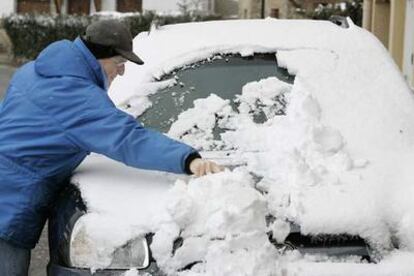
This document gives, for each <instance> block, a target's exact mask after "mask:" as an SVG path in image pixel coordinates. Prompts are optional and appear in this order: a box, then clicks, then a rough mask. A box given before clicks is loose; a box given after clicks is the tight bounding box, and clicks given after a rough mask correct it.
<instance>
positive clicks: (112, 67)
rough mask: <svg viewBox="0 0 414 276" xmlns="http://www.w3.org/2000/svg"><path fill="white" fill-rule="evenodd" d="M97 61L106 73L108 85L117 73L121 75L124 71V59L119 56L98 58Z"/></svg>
mask: <svg viewBox="0 0 414 276" xmlns="http://www.w3.org/2000/svg"><path fill="white" fill-rule="evenodd" d="M98 61H99V63H100V64H101V66H102V68H103V69H104V71H105V73H106V77H107V78H108V82H109V85H111V83H112V81H113V80H114V79H115V78H116V77H117V76H118V75H120V76H122V75H123V74H124V72H125V62H126V59H124V58H123V57H121V56H115V57H111V58H105V59H99V60H98Z"/></svg>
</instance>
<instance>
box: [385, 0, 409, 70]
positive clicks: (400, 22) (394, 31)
mask: <svg viewBox="0 0 414 276" xmlns="http://www.w3.org/2000/svg"><path fill="white" fill-rule="evenodd" d="M405 2H406V1H395V0H394V1H391V12H390V29H389V30H390V34H389V40H388V50H389V51H390V54H391V56H392V57H393V58H394V60H395V62H396V63H397V65H398V67H399V68H400V69H402V62H403V50H404V48H403V47H404V29H405V28H404V25H405V6H406V3H405Z"/></svg>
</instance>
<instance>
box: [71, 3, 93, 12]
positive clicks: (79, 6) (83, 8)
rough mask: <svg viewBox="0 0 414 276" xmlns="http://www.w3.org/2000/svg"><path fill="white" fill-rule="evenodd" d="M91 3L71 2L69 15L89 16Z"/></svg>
mask: <svg viewBox="0 0 414 276" xmlns="http://www.w3.org/2000/svg"><path fill="white" fill-rule="evenodd" d="M90 5H91V3H90V1H85V0H69V1H68V13H69V14H89V12H90Z"/></svg>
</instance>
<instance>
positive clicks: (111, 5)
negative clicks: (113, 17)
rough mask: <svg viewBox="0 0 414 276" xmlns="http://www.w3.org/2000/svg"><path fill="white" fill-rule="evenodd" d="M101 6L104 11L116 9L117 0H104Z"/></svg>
mask: <svg viewBox="0 0 414 276" xmlns="http://www.w3.org/2000/svg"><path fill="white" fill-rule="evenodd" d="M101 8H102V11H115V10H116V0H102V2H101Z"/></svg>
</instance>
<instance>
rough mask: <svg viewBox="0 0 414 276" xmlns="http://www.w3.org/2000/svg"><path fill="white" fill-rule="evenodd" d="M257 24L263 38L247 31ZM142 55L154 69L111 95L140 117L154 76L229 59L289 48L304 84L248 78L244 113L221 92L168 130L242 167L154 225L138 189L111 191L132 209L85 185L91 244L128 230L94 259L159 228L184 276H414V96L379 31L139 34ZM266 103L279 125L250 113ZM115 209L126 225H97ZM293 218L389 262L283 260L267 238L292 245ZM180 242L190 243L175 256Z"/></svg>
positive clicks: (292, 67) (269, 27) (139, 71)
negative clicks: (363, 244) (218, 57)
mask: <svg viewBox="0 0 414 276" xmlns="http://www.w3.org/2000/svg"><path fill="white" fill-rule="evenodd" d="M250 29H251V30H260V31H255V32H251V35H249V36H246V35H245V34H246V33H247V32H248V31H247V30H250ZM167 41H168V43H167ZM166 44H168V45H166ZM183 45H185V47H183ZM134 49H135V51H136V52H137V53H138V55H140V56H141V57H142V58H143V60H144V61H145V62H146V63H145V65H143V66H142V67H132V66H133V65H131V64H128V67H127V72H128V70H130V71H129V73H128V74H126V75H125V76H124V77H123V78H120V79H119V80H117V81H116V82H115V83H114V87H113V88H112V89H111V91H110V94H111V97H112V98H113V100H114V102H115V103H117V104H119V106H120V107H121V108H123V109H124V110H126V111H128V112H131V113H132V114H135V115H137V114H139V113H140V112H137V108H139V104H138V105H136V104H134V102H137V103H141V102H140V101H139V99H145V97H146V95H147V94H148V92H146V91H148V90H145V89H144V90H142V92H144V93H146V94H145V95H142V94H139V93H140V91H141V89H143V87H144V86H145V85H146V86H147V87H150V86H151V85H152V84H151V83H153V82H152V81H153V80H154V78H155V79H157V78H160V77H161V76H162V75H163V74H166V73H168V72H171V71H172V70H174V69H175V68H178V67H180V66H183V65H185V64H190V63H192V62H194V61H199V60H201V59H204V58H206V57H209V56H212V55H214V54H217V53H229V52H232V53H241V54H243V55H249V54H252V53H253V52H272V51H276V50H277V60H278V63H279V65H280V66H283V67H286V68H287V69H288V71H289V72H290V73H291V74H294V75H295V76H296V78H295V81H294V83H293V85H289V84H286V83H284V82H282V81H280V80H278V79H277V78H274V77H271V78H267V79H263V80H257V81H256V82H252V83H247V84H246V85H245V86H244V87H243V90H242V91H240V95H239V96H238V97H237V101H238V102H239V103H240V105H239V110H238V111H239V112H236V111H235V110H233V108H232V107H231V106H230V104H229V101H228V100H225V99H222V98H220V96H219V95H218V94H212V95H210V96H209V97H207V98H205V99H198V100H197V101H195V102H194V107H193V108H192V109H189V110H186V111H184V112H183V113H182V114H181V115H180V116H179V117H178V120H177V121H176V122H175V123H174V124H173V125H172V127H171V129H170V131H169V133H168V135H170V136H172V137H175V138H177V139H182V140H183V141H185V142H187V143H189V144H191V145H193V146H194V147H197V148H198V149H200V150H212V149H213V150H216V149H220V150H228V151H231V154H230V156H229V158H230V159H233V160H235V162H236V163H237V162H238V164H240V161H242V162H241V164H242V165H240V166H238V167H237V168H235V169H234V170H226V171H225V172H223V173H220V174H216V175H209V176H206V177H201V178H184V179H180V180H176V181H175V183H174V184H171V187H170V188H169V189H168V190H166V192H165V193H161V194H162V196H163V200H162V203H160V204H161V207H160V208H159V210H157V211H158V215H157V214H156V215H154V214H155V213H154V212H151V213H152V215H153V216H152V217H151V218H152V219H151V223H150V225H147V226H145V227H144V226H143V223H142V218H136V219H134V216H133V212H136V210H139V209H141V208H143V206H142V205H140V204H139V203H137V202H136V201H137V195H136V194H134V192H131V191H132V190H131V189H132V188H131V187H132V186H131V184H130V185H126V187H120V186H119V185H113V186H116V187H111V185H109V184H108V185H106V186H105V188H107V189H109V190H110V192H109V193H108V194H111V193H112V194H116V193H117V192H119V190H124V192H125V193H123V196H124V197H123V199H122V200H123V201H124V202H127V203H128V204H126V205H128V207H127V208H126V207H125V208H120V207H119V206H114V204H113V201H112V198H111V197H110V196H109V195H108V196H107V198H105V195H102V192H101V191H99V190H98V189H99V188H98V187H101V186H99V185H92V184H91V183H92V182H94V178H93V177H89V178H88V176H87V175H85V174H84V175H82V174H80V175H79V176H78V177H75V180H76V181H77V182H78V183H79V185H80V188H81V191H82V194H83V196H84V197H85V198H86V200H87V204H88V207H92V208H91V209H92V212H91V213H90V214H88V215H86V216H84V217H82V218H81V220H80V222H79V225H82V227H84V228H85V229H87V230H88V231H89V234H88V235H89V239H91V240H93V242H91V243H92V244H93V245H95V246H97V245H98V244H105V243H103V241H105V240H110V239H111V236H112V235H111V233H112V232H111V231H113V230H111V229H115V228H116V233H117V239H116V241H112V242H110V243H107V244H108V246H107V247H105V248H104V249H102V247H101V249H100V250H101V251H100V253H101V255H96V256H95V258H89V259H88V260H86V262H88V263H89V264H93V265H94V266H95V267H106V266H107V265H109V261H110V258H109V257H108V256H107V258H106V259H105V258H102V254H103V255H105V254H107V255H108V254H110V252H112V251H111V250H112V247H116V246H120V245H122V241H123V242H124V243H125V242H126V241H128V239H130V238H132V237H133V235H137V234H138V233H140V231H141V233H142V232H144V231H149V230H151V231H152V232H154V233H155V235H154V237H153V243H152V245H151V250H152V253H153V256H154V257H155V258H156V260H157V262H158V265H159V266H160V267H161V268H162V269H163V270H164V271H165V272H167V273H168V274H171V275H177V274H180V275H279V274H280V275H332V274H335V275H351V274H352V275H394V274H395V271H398V273H402V275H403V274H404V273H405V274H406V275H412V274H413V273H414V269H413V268H412V267H411V263H412V260H413V259H414V236H413V234H412V233H413V232H414V203H413V200H412V199H413V197H414V185H412V182H413V179H414V170H412V168H411V164H414V148H413V146H414V145H413V142H414V138H413V137H414V124H413V123H412V118H414V101H413V97H412V95H411V92H410V90H409V89H408V87H407V85H406V84H405V83H404V81H403V79H402V77H401V75H400V74H399V73H398V69H397V67H396V66H395V65H394V63H393V62H392V60H391V58H390V57H389V56H388V54H387V53H386V50H385V49H384V48H383V47H382V46H381V45H380V42H379V41H378V40H376V39H375V38H374V37H373V36H372V35H371V34H369V33H367V32H365V31H364V30H362V29H360V28H358V27H356V26H353V25H351V27H350V28H349V29H341V28H339V27H337V26H334V25H333V24H331V23H328V22H309V21H283V20H263V21H244V22H243V21H232V22H226V23H224V22H220V23H216V22H211V23H196V24H182V25H175V26H166V27H162V28H161V29H160V30H155V33H151V34H150V35H148V34H140V35H139V36H138V37H137V38H136V40H135V48H134ZM154 85H155V84H154ZM149 90H151V89H149ZM151 91H152V92H153V91H154V90H151ZM152 92H151V93H152ZM280 95H283V96H284V98H285V100H286V102H287V107H286V114H285V116H276V113H275V110H276V109H277V104H278V102H277V101H276V100H275V99H276V97H277V96H280ZM258 100H260V102H261V105H260V106H261V108H262V110H263V112H264V114H265V115H266V118H267V120H266V122H264V123H257V122H255V120H254V114H252V112H250V111H252V110H255V109H256V108H257V106H256V103H257V101H258ZM217 117H218V118H219V119H218V120H217ZM195 125H197V128H194V126H195ZM216 125H219V126H222V127H223V128H225V129H226V131H225V132H224V133H222V134H221V139H220V140H215V139H214V137H213V135H212V129H213V128H214V127H215V126H216ZM257 179H259V182H258V183H257ZM101 181H102V179H101ZM148 185H151V184H150V183H149V184H148ZM128 192H130V193H129V195H128ZM143 193H145V191H143ZM98 195H99V196H98ZM111 202H112V204H111ZM94 209H95V210H99V212H95V213H94V212H93V210H94ZM129 209H133V211H131V210H129ZM115 213H117V215H118V218H113V217H112V218H111V222H113V223H112V224H114V225H116V227H115V226H113V227H112V226H108V225H107V226H105V228H102V227H101V225H100V223H99V220H97V219H96V218H95V219H93V216H95V217H96V216H98V217H99V216H101V217H104V216H105V215H107V214H111V216H114V214H115ZM268 214H271V215H273V216H274V217H276V218H277V219H276V220H275V221H274V222H273V223H272V224H270V225H266V221H265V217H266V215H268ZM137 217H140V216H137ZM125 218H128V219H125ZM140 219H141V221H140ZM288 220H289V221H293V222H296V223H297V224H299V225H300V226H301V230H302V232H303V233H304V234H318V233H332V234H335V233H348V234H352V235H359V236H361V237H363V238H364V239H366V240H367V241H368V242H369V243H370V245H371V246H372V248H373V249H374V250H375V251H377V252H379V256H380V257H379V263H378V264H366V263H360V261H359V260H356V259H355V258H347V259H341V260H338V259H329V258H326V257H323V256H319V257H317V256H316V257H315V256H313V257H311V256H300V254H298V253H297V252H295V251H293V252H290V253H286V254H282V253H281V252H279V251H278V250H277V249H276V248H275V247H274V246H273V245H272V244H271V243H270V242H269V240H268V238H267V235H266V232H268V231H272V232H273V235H274V237H276V239H277V240H278V241H280V242H283V240H284V239H285V237H286V236H287V234H288V233H289V224H288V223H287V221H288ZM102 221H103V220H102ZM102 221H101V223H102ZM114 227H115V228H114ZM96 228H99V231H98V230H96ZM96 233H98V234H96ZM102 233H104V234H105V235H103V234H102ZM120 237H122V238H120ZM178 237H181V238H182V239H183V241H184V242H183V245H182V246H181V247H180V248H178V249H176V250H175V252H174V254H172V253H171V252H172V251H173V248H172V245H173V243H174V241H175V240H176V239H177V238H178ZM396 243H397V244H398V245H399V249H395V248H394V244H396ZM98 257H99V258H98ZM189 263H194V264H195V265H194V266H192V268H191V270H185V271H181V269H182V268H183V267H184V266H186V265H187V264H189ZM128 273H129V274H128V275H130V274H132V273H133V271H131V272H128ZM135 274H136V275H137V273H135ZM405 274H404V275H405Z"/></svg>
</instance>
